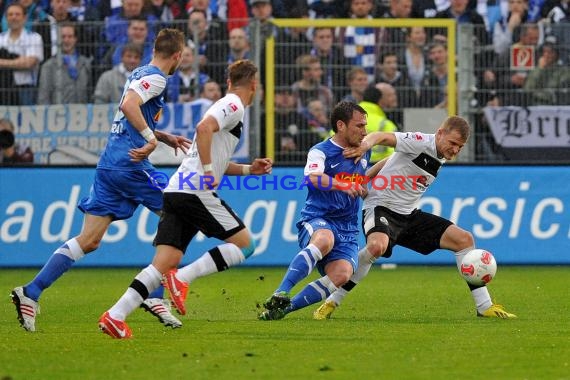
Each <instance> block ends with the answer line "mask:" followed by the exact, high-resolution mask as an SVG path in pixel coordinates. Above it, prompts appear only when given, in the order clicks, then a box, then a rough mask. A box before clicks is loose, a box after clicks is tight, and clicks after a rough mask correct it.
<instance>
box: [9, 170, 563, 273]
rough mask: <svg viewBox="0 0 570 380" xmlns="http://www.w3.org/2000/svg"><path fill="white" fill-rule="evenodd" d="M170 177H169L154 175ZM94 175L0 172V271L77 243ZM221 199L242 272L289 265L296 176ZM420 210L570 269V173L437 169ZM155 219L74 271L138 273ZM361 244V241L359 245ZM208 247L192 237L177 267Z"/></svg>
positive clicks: (236, 187) (142, 218) (247, 184)
mask: <svg viewBox="0 0 570 380" xmlns="http://www.w3.org/2000/svg"><path fill="white" fill-rule="evenodd" d="M159 170H161V171H163V172H165V173H166V174H168V175H172V174H173V173H175V171H176V168H166V169H159ZM93 175H94V169H92V168H2V169H0V267H2V266H3V267H8V266H9V267H26V266H28V267H29V266H40V265H42V264H43V263H44V262H45V261H46V260H47V259H48V258H49V256H50V255H51V254H52V252H53V251H54V250H55V249H56V248H57V247H58V246H59V245H61V244H62V243H63V242H65V241H66V240H68V239H69V238H71V237H73V236H75V235H77V234H78V233H79V232H80V230H81V226H82V220H83V215H82V213H81V212H80V211H79V210H78V209H77V208H76V204H77V202H78V201H79V200H80V199H81V198H82V197H84V196H86V195H87V194H88V192H89V188H90V186H91V182H92V180H93ZM219 194H220V196H221V197H222V198H223V199H225V200H226V202H227V203H228V204H229V205H231V206H232V207H233V208H234V210H235V211H236V212H237V213H238V215H240V216H241V217H242V219H243V220H244V222H245V223H246V225H247V226H248V227H249V228H250V229H251V231H252V235H253V237H254V238H255V239H256V241H257V246H258V248H257V251H256V253H255V256H254V257H252V258H251V259H249V260H248V261H247V262H246V264H245V265H288V263H289V261H290V260H291V258H292V257H293V256H294V255H295V254H296V253H297V251H298V245H297V231H296V227H295V223H296V221H297V219H298V217H299V211H300V209H301V208H302V207H303V204H304V200H305V194H306V189H305V187H304V185H303V173H302V168H275V169H274V170H273V173H272V175H271V176H268V177H248V179H247V180H244V178H241V179H239V180H238V178H232V180H231V181H228V182H224V183H223V186H222V187H221V189H220V190H219ZM421 208H422V209H423V210H424V211H428V212H432V213H435V214H437V215H441V216H443V217H445V218H448V219H450V220H452V221H453V222H455V223H457V224H458V225H459V226H461V227H463V228H464V229H466V230H468V231H470V232H471V233H472V234H473V235H474V237H475V240H476V242H477V246H478V247H479V248H485V249H488V250H489V251H491V252H493V253H494V254H495V256H496V258H497V261H498V262H499V263H500V264H570V244H569V243H570V167H564V166H505V167H499V166H496V167H495V166H490V167H484V166H452V165H449V166H447V167H444V168H443V170H441V172H440V174H439V176H438V179H437V181H436V182H435V183H434V185H433V186H432V187H430V189H429V190H428V191H427V193H426V194H425V195H424V197H423V199H422V202H421ZM157 222H158V217H157V216H156V215H154V214H152V213H149V211H148V210H146V209H143V208H140V209H139V210H138V211H137V213H136V214H135V215H134V216H133V218H131V219H130V220H128V221H118V222H115V223H113V224H112V226H111V228H110V229H109V231H108V233H107V235H106V236H105V238H104V239H103V242H102V244H101V247H100V249H99V250H98V251H97V252H95V253H93V254H90V255H87V257H86V258H85V259H83V260H82V261H81V262H79V263H78V265H80V266H137V267H141V266H145V265H147V264H148V263H149V262H150V261H151V259H152V256H153V254H154V248H153V247H152V239H153V237H154V234H155V233H156V226H157ZM363 242H364V239H363V237H361V243H363ZM214 244H216V242H215V241H214V240H211V239H207V238H205V237H204V236H202V235H198V236H197V237H196V238H195V239H194V241H193V242H192V243H191V245H190V247H189V249H188V251H187V252H186V256H185V258H184V262H185V263H186V262H190V261H192V260H194V259H195V258H197V257H199V256H200V255H201V254H202V253H203V252H204V251H206V250H208V249H209V248H211V247H212V245H214ZM383 262H391V263H398V264H454V263H455V261H454V258H453V256H452V255H451V254H450V253H449V252H448V251H444V250H440V251H437V252H434V253H433V254H431V255H429V256H422V255H419V254H417V253H414V252H412V251H409V250H407V249H404V248H401V247H398V248H396V249H395V251H394V255H393V257H392V258H391V259H390V260H388V261H383Z"/></svg>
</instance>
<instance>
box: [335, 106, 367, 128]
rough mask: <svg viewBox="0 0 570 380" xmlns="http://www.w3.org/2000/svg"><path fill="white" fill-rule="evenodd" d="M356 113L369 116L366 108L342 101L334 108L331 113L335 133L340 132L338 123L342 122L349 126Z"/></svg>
mask: <svg viewBox="0 0 570 380" xmlns="http://www.w3.org/2000/svg"><path fill="white" fill-rule="evenodd" d="M354 112H360V113H361V114H364V115H367V113H366V111H365V110H364V108H362V107H361V106H359V105H358V104H356V103H353V102H347V101H344V100H343V101H341V102H339V103H338V104H337V105H336V106H334V108H333V110H332V112H331V127H332V130H333V131H334V132H338V128H337V126H336V123H337V122H338V121H339V120H340V121H342V122H343V123H345V124H348V122H349V121H350V119H352V115H353V114H354Z"/></svg>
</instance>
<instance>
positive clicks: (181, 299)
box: [163, 230, 255, 315]
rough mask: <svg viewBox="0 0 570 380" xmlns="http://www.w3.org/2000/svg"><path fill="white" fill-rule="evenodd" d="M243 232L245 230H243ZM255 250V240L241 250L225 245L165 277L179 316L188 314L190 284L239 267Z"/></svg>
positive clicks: (215, 248) (230, 244) (164, 282)
mask: <svg viewBox="0 0 570 380" xmlns="http://www.w3.org/2000/svg"><path fill="white" fill-rule="evenodd" d="M242 231H243V230H242ZM254 250H255V244H254V243H253V240H252V239H250V240H249V245H248V246H247V247H245V248H240V247H238V246H237V245H235V244H233V243H224V244H221V245H218V246H216V247H214V248H212V249H210V250H209V251H207V252H205V253H204V254H203V255H202V256H200V257H199V258H198V259H197V260H196V261H194V262H192V263H191V264H188V265H186V266H185V267H182V268H180V269H178V270H177V271H176V270H174V271H170V272H168V273H166V274H165V275H164V280H163V284H164V286H165V287H166V289H168V292H169V294H170V300H171V301H172V304H173V306H174V307H175V308H176V310H177V311H178V313H179V314H181V315H184V314H186V306H185V301H186V296H187V294H188V284H190V283H191V282H192V281H194V280H195V279H197V278H199V277H203V276H207V275H209V274H212V273H217V272H223V271H225V270H227V269H229V268H231V267H233V266H236V265H239V264H241V263H242V262H244V261H245V259H247V258H248V257H250V256H251V255H252V254H253V252H254Z"/></svg>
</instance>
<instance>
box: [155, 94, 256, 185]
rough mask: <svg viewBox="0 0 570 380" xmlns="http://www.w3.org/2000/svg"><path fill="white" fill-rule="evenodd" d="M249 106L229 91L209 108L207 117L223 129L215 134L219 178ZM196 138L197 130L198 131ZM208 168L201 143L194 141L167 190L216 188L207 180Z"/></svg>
mask: <svg viewBox="0 0 570 380" xmlns="http://www.w3.org/2000/svg"><path fill="white" fill-rule="evenodd" d="M244 112H245V107H244V105H243V103H242V102H241V99H240V98H239V97H238V96H237V95H235V94H232V93H229V94H227V95H226V96H224V97H223V98H221V99H220V100H218V101H217V102H216V103H214V104H213V105H212V107H210V109H208V111H206V113H205V114H204V118H206V117H208V116H209V115H210V116H212V117H214V119H216V121H217V122H218V125H219V127H220V130H219V131H217V132H215V133H214V135H213V136H212V148H211V157H212V170H213V172H214V175H215V176H216V178H218V179H221V178H222V176H223V175H224V173H225V172H226V169H227V168H228V165H229V163H230V159H231V157H232V155H233V154H234V151H235V148H236V146H237V144H238V143H239V139H240V137H241V132H242V128H243V117H244ZM194 141H196V134H194ZM203 176H204V171H203V168H202V161H201V160H200V155H199V154H198V146H197V144H192V147H191V149H190V151H189V152H188V155H187V157H186V158H185V159H184V161H182V164H181V165H180V166H179V167H178V170H177V171H176V173H174V174H173V175H172V177H170V181H169V183H168V187H167V188H166V189H165V190H164V191H165V192H174V193H189V194H193V193H196V192H202V191H207V192H212V191H211V190H207V186H206V185H205V183H207V182H204V181H205V180H207V179H205V178H204V177H203Z"/></svg>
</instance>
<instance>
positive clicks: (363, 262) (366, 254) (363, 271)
mask: <svg viewBox="0 0 570 380" xmlns="http://www.w3.org/2000/svg"><path fill="white" fill-rule="evenodd" d="M375 261H376V257H374V255H373V254H371V253H370V251H368V248H366V247H364V248H363V249H361V250H360V251H359V252H358V267H357V268H356V272H354V274H353V275H352V277H351V278H350V281H352V282H354V283H355V284H358V283H359V282H360V281H361V280H362V279H363V278H364V277H366V275H368V272H369V271H370V268H372V264H374V262H375Z"/></svg>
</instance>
